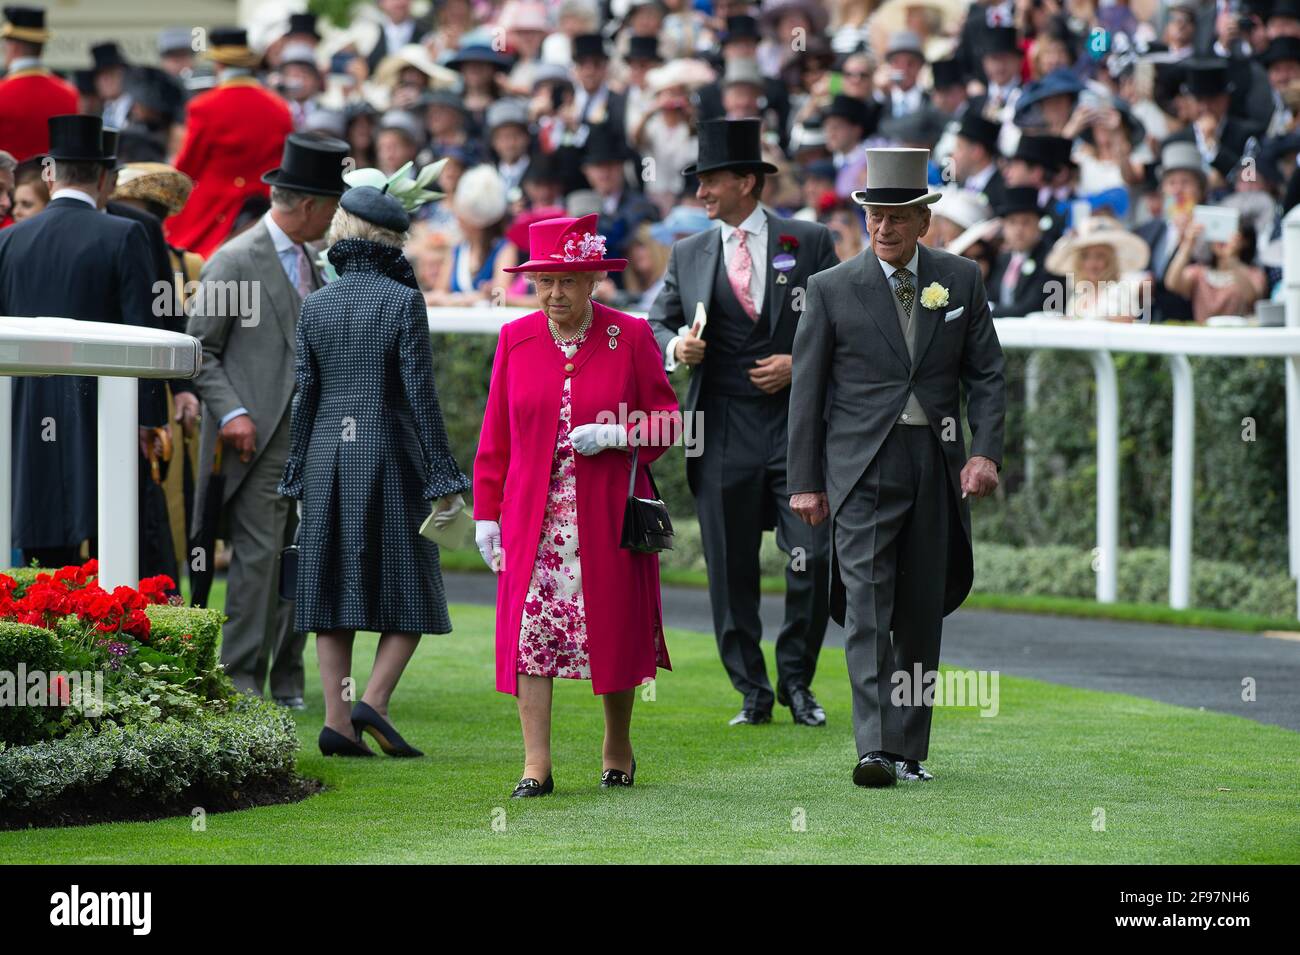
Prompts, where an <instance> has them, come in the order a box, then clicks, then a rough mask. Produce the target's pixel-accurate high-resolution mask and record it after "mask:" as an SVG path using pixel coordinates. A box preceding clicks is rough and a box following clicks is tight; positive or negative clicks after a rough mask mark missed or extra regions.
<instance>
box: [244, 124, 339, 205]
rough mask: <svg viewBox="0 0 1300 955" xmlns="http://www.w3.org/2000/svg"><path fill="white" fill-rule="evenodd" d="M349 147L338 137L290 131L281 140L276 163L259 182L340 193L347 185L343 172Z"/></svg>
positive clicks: (298, 190)
mask: <svg viewBox="0 0 1300 955" xmlns="http://www.w3.org/2000/svg"><path fill="white" fill-rule="evenodd" d="M349 148H350V147H349V146H348V144H347V143H345V142H343V140H341V139H332V138H330V137H327V136H326V137H318V136H309V135H306V134H304V133H291V134H290V135H289V138H288V139H286V140H285V141H284V158H283V159H281V160H280V165H279V167H277V168H276V169H272V170H271V171H270V172H268V173H266V174H265V175H263V176H262V182H265V183H267V184H268V185H271V186H282V187H284V188H285V189H293V190H295V191H296V192H310V193H312V194H314V195H321V196H341V195H342V194H343V192H344V190H345V189H347V187H348V185H347V183H345V182H344V181H343V173H344V171H345V170H344V160H346V159H347V157H348V150H349Z"/></svg>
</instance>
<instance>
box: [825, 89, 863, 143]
mask: <svg viewBox="0 0 1300 955" xmlns="http://www.w3.org/2000/svg"><path fill="white" fill-rule="evenodd" d="M831 116H838V117H840V118H841V119H847V120H848V121H849V122H850V123H853V124H855V125H857V126H861V127H862V132H863V133H864V134H870V133H871V132H872V131H873V130H874V129H875V128H876V120H875V116H874V115H873V114H872V111H871V108H870V107H868V106H867V104H866V103H864V102H863V101H862V100H860V99H858V98H857V97H856V96H846V95H845V94H843V93H836V94H835V98H834V99H832V100H831V105H830V106H828V107H826V109H825V110H824V111H823V112H822V121H823V122H825V121H826V120H827V119H828V118H829V117H831Z"/></svg>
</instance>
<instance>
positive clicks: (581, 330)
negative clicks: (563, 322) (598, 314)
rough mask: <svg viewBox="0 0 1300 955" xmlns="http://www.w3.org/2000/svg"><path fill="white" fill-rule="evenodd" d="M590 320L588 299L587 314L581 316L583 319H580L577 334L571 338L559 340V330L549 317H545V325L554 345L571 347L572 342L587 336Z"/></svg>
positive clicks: (590, 313) (590, 311) (589, 301)
mask: <svg viewBox="0 0 1300 955" xmlns="http://www.w3.org/2000/svg"><path fill="white" fill-rule="evenodd" d="M591 318H592V308H591V299H588V300H587V314H586V315H584V316H583V318H582V324H581V325H579V326H578V332H577V334H576V335H574V336H573V337H571V338H561V337H560V328H559V326H558V325H556V324H555V321H554V319H552V318H551V317H550V316H549V315H548V316H547V317H546V324H547V325H548V326H550V329H551V338H553V339H555V344H557V345H572V344H573V343H574V342H576V341H578V340H579V339H581V338H582V336H583V335H585V334H587V329H589V328H590V327H591Z"/></svg>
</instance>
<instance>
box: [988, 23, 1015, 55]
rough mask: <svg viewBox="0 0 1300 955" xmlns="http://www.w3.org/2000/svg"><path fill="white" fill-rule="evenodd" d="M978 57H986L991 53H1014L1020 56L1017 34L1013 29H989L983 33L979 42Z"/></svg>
mask: <svg viewBox="0 0 1300 955" xmlns="http://www.w3.org/2000/svg"><path fill="white" fill-rule="evenodd" d="M979 52H980V56H988V55H989V54H991V53H1015V54H1016V55H1017V56H1018V55H1019V54H1020V43H1019V34H1017V33H1016V28H1015V27H990V28H989V29H988V30H987V31H985V33H984V39H983V40H982V41H980V47H979Z"/></svg>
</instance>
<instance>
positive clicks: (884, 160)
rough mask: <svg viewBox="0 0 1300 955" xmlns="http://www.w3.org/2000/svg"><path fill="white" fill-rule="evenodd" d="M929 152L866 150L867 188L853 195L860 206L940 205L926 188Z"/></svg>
mask: <svg viewBox="0 0 1300 955" xmlns="http://www.w3.org/2000/svg"><path fill="white" fill-rule="evenodd" d="M929 163H930V150H928V149H904V148H897V149H894V148H891V149H868V150H867V188H865V189H859V190H858V191H856V192H854V193H853V201H854V202H856V203H857V204H858V205H860V206H920V205H929V204H930V203H932V202H938V201H939V193H937V192H931V191H930V186H929Z"/></svg>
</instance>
